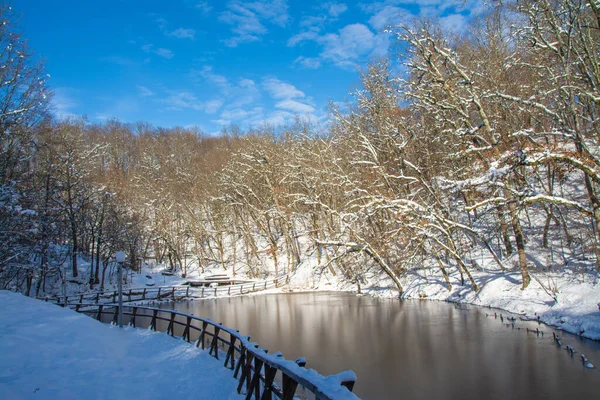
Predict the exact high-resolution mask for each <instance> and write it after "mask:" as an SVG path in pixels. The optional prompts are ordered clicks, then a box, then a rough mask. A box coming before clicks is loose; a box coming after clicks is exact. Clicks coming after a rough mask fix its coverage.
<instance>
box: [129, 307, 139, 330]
mask: <svg viewBox="0 0 600 400" xmlns="http://www.w3.org/2000/svg"><path fill="white" fill-rule="evenodd" d="M137 309H138V308H137V307H133V314H132V315H131V319H130V320H129V325H131V326H133V327H135V316H136V315H137Z"/></svg>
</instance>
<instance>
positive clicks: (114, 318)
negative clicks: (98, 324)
mask: <svg viewBox="0 0 600 400" xmlns="http://www.w3.org/2000/svg"><path fill="white" fill-rule="evenodd" d="M118 320H119V306H118V305H117V306H116V307H115V316H114V317H113V324H115V325H116V324H117V322H118Z"/></svg>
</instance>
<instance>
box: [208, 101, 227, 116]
mask: <svg viewBox="0 0 600 400" xmlns="http://www.w3.org/2000/svg"><path fill="white" fill-rule="evenodd" d="M222 105H223V102H222V101H221V100H209V101H207V102H206V103H204V111H205V112H206V113H207V114H214V113H216V112H217V111H219V108H221V106H222Z"/></svg>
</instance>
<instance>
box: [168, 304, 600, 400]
mask: <svg viewBox="0 0 600 400" xmlns="http://www.w3.org/2000/svg"><path fill="white" fill-rule="evenodd" d="M173 305H174V304H173V303H171V304H166V305H165V304H162V305H161V307H164V308H172V307H173ZM175 308H176V309H177V310H179V311H181V312H185V313H192V314H194V315H196V316H199V317H207V318H210V319H212V320H214V321H217V322H222V323H223V324H224V325H225V326H228V327H230V328H234V329H238V330H239V331H240V332H241V333H242V334H247V335H251V337H252V340H253V341H256V342H258V343H259V344H260V346H261V347H263V348H267V349H269V352H275V351H277V350H280V351H281V352H282V353H283V355H284V357H285V358H286V359H291V360H294V359H296V358H297V357H300V356H303V357H306V360H307V365H306V366H307V368H314V369H316V370H317V371H319V372H320V373H321V374H323V375H329V374H335V373H337V372H340V371H343V370H347V369H351V370H353V371H354V372H355V373H356V374H357V376H358V380H357V382H356V385H355V387H354V392H355V393H356V394H357V395H358V396H360V397H361V398H364V399H400V398H402V399H544V400H548V399H566V398H572V399H577V398H582V399H585V398H595V397H596V396H598V394H599V393H600V373H599V371H598V369H594V370H590V369H586V368H585V367H583V365H582V362H581V359H580V354H581V353H582V352H583V353H584V354H585V355H586V356H587V357H588V359H590V361H591V362H592V363H594V364H595V365H596V366H599V367H600V342H596V341H591V340H585V339H581V338H579V337H578V336H574V335H569V334H565V333H563V332H559V331H556V332H557V333H559V334H560V336H561V338H562V341H563V348H562V349H561V348H558V346H556V344H555V343H554V340H553V338H552V329H551V327H548V326H545V325H538V324H537V323H535V322H524V321H519V320H517V322H515V325H514V328H513V327H512V325H511V324H510V321H508V320H506V319H504V322H502V321H501V320H500V318H499V315H500V314H501V313H502V315H503V316H506V315H507V313H505V312H502V311H497V310H493V309H492V310H490V309H486V308H479V307H475V306H468V305H454V304H450V303H444V302H437V301H427V300H408V301H407V300H394V299H377V298H372V297H368V296H356V295H354V294H350V293H327V292H312V293H290V294H266V295H255V296H240V297H231V298H217V299H204V300H198V301H189V302H179V303H175ZM494 312H496V313H497V316H498V318H494ZM486 314H487V315H486ZM507 325H508V326H507ZM519 328H520V329H519ZM527 328H529V329H536V328H539V329H540V330H541V331H543V332H544V335H543V336H541V335H540V336H538V335H536V334H534V333H528V332H527V331H526V329H527ZM566 344H570V345H571V346H573V347H574V348H575V349H576V350H577V351H578V353H576V354H575V355H574V356H573V357H571V355H570V354H569V353H568V352H567V351H566V350H564V346H566Z"/></svg>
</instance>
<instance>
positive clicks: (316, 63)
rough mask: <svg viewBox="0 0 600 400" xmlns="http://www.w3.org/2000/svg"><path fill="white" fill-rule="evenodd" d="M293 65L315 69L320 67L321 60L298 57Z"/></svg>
mask: <svg viewBox="0 0 600 400" xmlns="http://www.w3.org/2000/svg"><path fill="white" fill-rule="evenodd" d="M294 65H300V66H301V67H302V68H306V69H317V68H319V67H320V66H321V60H319V59H318V58H310V57H304V56H300V57H298V58H296V59H295V60H294Z"/></svg>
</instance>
